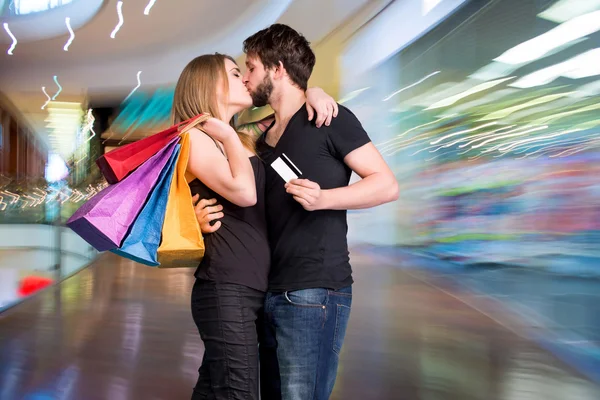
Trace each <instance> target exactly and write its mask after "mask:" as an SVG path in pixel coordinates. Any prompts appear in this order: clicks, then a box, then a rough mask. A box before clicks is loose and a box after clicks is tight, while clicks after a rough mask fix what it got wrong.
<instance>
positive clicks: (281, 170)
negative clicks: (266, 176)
mask: <svg viewBox="0 0 600 400" xmlns="http://www.w3.org/2000/svg"><path fill="white" fill-rule="evenodd" d="M282 155H283V156H284V157H285V158H286V159H287V160H288V161H289V162H290V164H291V165H292V166H293V167H295V169H297V170H298V173H299V174H302V172H301V171H300V170H299V169H298V167H296V166H295V165H294V163H292V161H291V160H290V159H289V158H287V156H286V155H285V154H282ZM271 167H273V169H274V170H275V172H277V173H278V174H279V176H280V177H281V178H282V179H283V180H284V181H285V182H286V183H287V182H289V181H291V180H292V179H298V174H297V173H296V172H295V171H294V170H293V169H292V168H291V167H290V166H289V165H288V164H286V162H285V161H283V159H282V158H281V157H277V159H276V160H275V161H273V162H272V163H271Z"/></svg>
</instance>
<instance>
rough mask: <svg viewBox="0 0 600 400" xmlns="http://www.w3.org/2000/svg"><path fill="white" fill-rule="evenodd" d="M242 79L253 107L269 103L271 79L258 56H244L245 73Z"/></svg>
mask: <svg viewBox="0 0 600 400" xmlns="http://www.w3.org/2000/svg"><path fill="white" fill-rule="evenodd" d="M243 81H244V84H245V85H246V88H248V91H249V92H250V96H252V103H253V104H254V106H255V107H262V106H266V105H267V104H268V103H269V98H270V97H271V93H273V80H272V79H271V76H270V74H269V71H267V70H265V66H264V65H263V63H262V62H261V61H260V59H259V58H258V57H250V56H248V57H247V58H246V73H245V74H244V77H243Z"/></svg>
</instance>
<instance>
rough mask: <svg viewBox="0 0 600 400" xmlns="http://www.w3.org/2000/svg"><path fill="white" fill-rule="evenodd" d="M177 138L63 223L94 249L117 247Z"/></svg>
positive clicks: (165, 162)
mask: <svg viewBox="0 0 600 400" xmlns="http://www.w3.org/2000/svg"><path fill="white" fill-rule="evenodd" d="M178 141H179V137H177V136H176V137H174V138H173V139H172V140H171V143H170V144H169V145H167V146H166V147H165V148H163V149H162V150H160V151H159V152H158V153H156V154H155V155H154V156H152V157H151V158H150V159H149V160H148V161H147V162H145V163H144V164H142V165H141V166H140V167H139V168H138V169H136V170H135V171H134V172H133V173H132V174H130V175H129V176H128V177H127V178H125V179H123V180H122V181H121V182H119V183H117V184H114V185H110V186H108V187H107V188H105V189H104V190H102V191H101V192H100V193H98V194H97V195H95V196H94V197H92V198H91V199H90V200H89V201H88V202H86V203H85V204H84V205H82V206H81V207H80V208H79V210H77V211H76V212H75V214H73V216H72V217H71V218H69V220H68V221H67V226H68V227H69V228H71V229H72V230H73V231H75V233H77V234H78V235H79V236H81V237H82V238H83V239H84V240H85V241H86V242H88V243H89V244H91V245H92V246H93V247H94V248H95V249H96V250H98V251H106V250H112V249H116V248H117V247H120V246H121V243H122V242H123V238H124V237H125V235H126V234H127V232H128V231H129V228H130V226H131V225H132V224H133V222H134V221H135V219H136V217H137V216H138V214H139V213H140V211H141V210H142V208H143V207H144V204H145V203H146V200H147V199H148V197H149V195H150V193H151V192H152V189H153V188H154V186H155V185H156V182H157V181H158V178H159V176H160V174H161V172H162V171H163V169H164V168H165V165H167V163H168V162H169V159H170V158H171V155H172V154H173V152H174V150H175V146H176V145H177V142H178Z"/></svg>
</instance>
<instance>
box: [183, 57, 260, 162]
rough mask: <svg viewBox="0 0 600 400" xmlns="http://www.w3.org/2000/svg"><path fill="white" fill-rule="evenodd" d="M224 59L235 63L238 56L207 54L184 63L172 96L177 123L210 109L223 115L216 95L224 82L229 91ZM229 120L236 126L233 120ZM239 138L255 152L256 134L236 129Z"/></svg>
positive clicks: (216, 114) (224, 91) (223, 90)
mask: <svg viewBox="0 0 600 400" xmlns="http://www.w3.org/2000/svg"><path fill="white" fill-rule="evenodd" d="M225 59H229V60H231V61H233V62H234V63H235V60H234V59H233V58H232V57H230V56H227V55H224V54H219V53H215V54H205V55H202V56H199V57H196V58H194V59H193V60H192V61H190V62H189V63H188V65H186V66H185V68H184V69H183V71H182V72H181V75H180V76H179V80H178V81H177V85H176V86H175V95H174V96H173V111H172V113H173V123H174V124H178V123H180V122H183V121H186V120H188V119H190V118H193V117H195V116H196V115H198V114H202V113H208V114H210V115H211V116H213V117H215V118H219V119H221V113H220V111H219V99H218V98H217V92H218V90H217V89H218V86H217V85H219V84H221V85H222V93H224V94H225V95H227V93H229V78H228V77H227V72H226V71H225ZM229 124H230V125H231V126H232V127H233V128H234V129H235V125H234V121H233V119H231V121H229ZM236 132H237V133H238V136H239V138H240V141H241V142H242V144H243V145H244V147H246V148H247V149H249V150H252V151H253V152H256V148H255V141H254V138H253V137H251V136H250V135H248V134H246V133H244V132H240V131H238V130H237V129H236Z"/></svg>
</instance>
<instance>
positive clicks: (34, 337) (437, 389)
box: [0, 251, 600, 400]
mask: <svg viewBox="0 0 600 400" xmlns="http://www.w3.org/2000/svg"><path fill="white" fill-rule="evenodd" d="M352 260H353V264H354V269H355V278H356V281H357V283H356V284H355V289H354V293H355V294H354V301H353V310H352V316H351V320H350V326H349V330H348V333H347V336H346V343H345V347H344V351H343V353H342V357H341V363H340V371H339V375H338V381H337V384H336V388H335V393H334V395H333V396H332V399H335V400H342V399H344V400H353V399H357V400H365V399H407V400H411V399H426V400H430V399H431V400H434V399H444V400H454V399H456V400H467V399H482V400H495V399H497V400H520V399H544V400H565V399H576V400H580V399H581V400H586V399H590V400H591V399H598V398H600V389H599V388H598V387H597V386H596V385H594V384H593V383H591V382H589V381H587V380H586V379H584V378H583V377H581V376H579V375H578V374H577V373H576V372H574V371H573V370H571V369H570V368H569V367H567V366H565V365H564V364H562V363H561V362H560V361H558V360H557V359H556V358H555V357H554V356H552V355H550V354H549V353H547V352H545V351H544V350H541V349H540V348H539V347H537V345H536V344H534V343H532V342H530V341H529V340H526V339H523V338H522V337H520V336H518V335H516V334H514V333H512V332H511V331H509V330H507V329H506V328H505V327H503V326H502V325H500V324H498V323H497V322H494V320H492V319H491V318H490V317H488V316H486V315H484V314H483V313H481V312H479V311H477V310H475V309H473V308H471V307H469V306H467V305H466V304H465V303H464V302H462V301H460V300H459V299H458V298H459V297H460V296H457V293H455V292H454V290H455V289H454V288H452V287H449V288H444V287H436V285H435V284H431V283H429V282H428V281H427V280H424V279H423V278H422V276H421V275H417V274H414V273H410V271H406V270H403V269H399V268H396V267H395V266H394V265H393V263H384V262H380V257H374V256H372V255H368V254H367V253H363V252H359V251H356V252H354V253H353V255H352ZM406 260H409V259H408V258H407V259H406ZM406 260H405V261H406ZM396 261H398V258H394V262H396ZM192 282H193V278H192V271H190V270H154V269H151V268H148V267H143V266H138V265H135V264H133V263H131V262H129V261H125V260H123V259H121V258H118V257H116V256H114V255H110V254H108V255H105V256H103V257H101V258H100V260H99V261H98V262H96V263H95V264H94V265H93V266H92V267H91V268H88V269H86V270H84V271H82V272H80V273H79V274H77V275H75V276H74V277H72V278H70V279H68V280H67V281H66V282H64V283H63V284H62V285H60V286H58V287H56V288H53V289H51V290H48V291H45V292H43V293H42V294H41V295H40V296H37V297H35V298H33V299H30V300H28V301H26V302H25V303H23V304H20V305H18V306H17V307H15V308H13V309H10V310H8V311H7V312H5V313H3V314H0V399H1V400H5V399H6V400H12V399H25V400H27V399H42V398H44V399H46V398H47V399H50V398H52V399H77V400H79V399H85V400H94V399H102V400H106V399H110V400H121V399H169V400H171V399H188V398H189V397H190V394H191V388H192V385H193V384H194V382H195V379H196V374H197V372H196V370H197V368H198V366H199V364H200V360H201V357H202V351H203V348H202V342H201V341H200V340H199V337H198V334H197V332H196V328H195V326H194V324H193V322H192V319H191V315H190V311H189V293H190V289H191V285H192Z"/></svg>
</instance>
